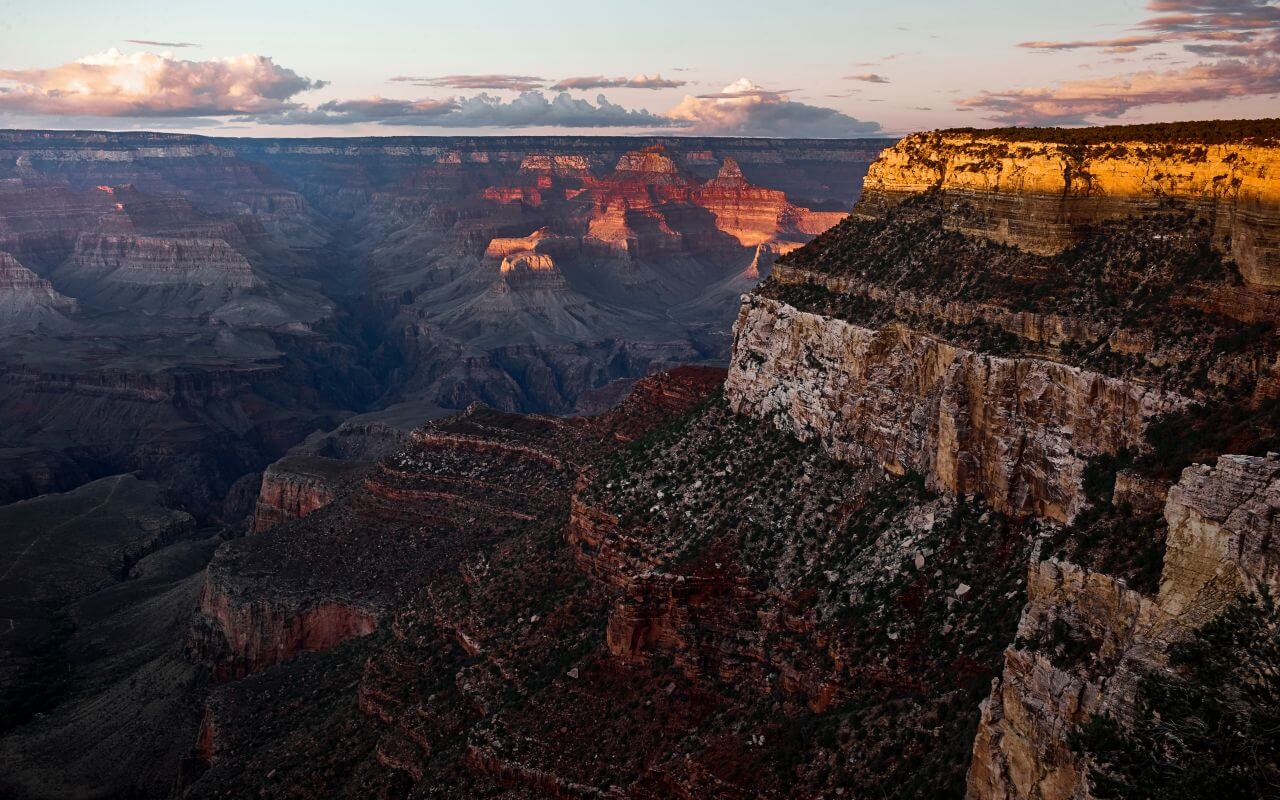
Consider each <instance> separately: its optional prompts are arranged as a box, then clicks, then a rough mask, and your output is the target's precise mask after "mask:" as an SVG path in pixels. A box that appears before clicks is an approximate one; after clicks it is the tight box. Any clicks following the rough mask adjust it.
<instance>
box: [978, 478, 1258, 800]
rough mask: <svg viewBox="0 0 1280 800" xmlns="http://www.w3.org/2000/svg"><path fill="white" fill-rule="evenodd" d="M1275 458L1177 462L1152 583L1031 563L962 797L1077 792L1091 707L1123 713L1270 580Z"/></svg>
mask: <svg viewBox="0 0 1280 800" xmlns="http://www.w3.org/2000/svg"><path fill="white" fill-rule="evenodd" d="M1278 506H1280V458H1278V457H1277V456H1276V455H1275V454H1271V455H1268V456H1265V457H1257V456H1239V455H1226V456H1222V457H1221V458H1219V459H1218V462H1217V464H1216V465H1215V466H1212V467H1210V466H1207V465H1195V466H1191V467H1188V468H1187V469H1186V470H1184V471H1183V473H1182V477H1181V479H1180V480H1179V481H1178V482H1177V483H1176V484H1174V486H1173V488H1172V489H1171V490H1170V492H1169V498H1168V501H1167V503H1166V504H1165V507H1164V519H1165V521H1166V523H1167V524H1168V544H1167V549H1166V551H1165V558H1164V567H1163V571H1162V576H1161V581H1160V589H1159V592H1158V593H1157V594H1156V595H1155V596H1154V597H1148V596H1144V595H1142V594H1140V593H1139V592H1136V591H1134V590H1132V589H1129V588H1127V587H1126V586H1125V585H1124V583H1123V582H1122V581H1118V580H1117V579H1115V578H1113V577H1111V576H1108V575H1105V574H1102V573H1097V572H1089V571H1087V570H1084V569H1081V568H1080V567H1077V566H1074V565H1072V564H1068V563H1064V562H1059V561H1055V560H1048V561H1042V562H1039V563H1037V564H1033V565H1032V567H1031V570H1030V573H1029V574H1028V577H1027V601H1028V602H1027V606H1026V608H1025V610H1024V611H1023V614H1022V620H1021V622H1020V623H1019V626H1018V635H1017V643H1016V644H1014V645H1013V646H1012V647H1010V648H1009V649H1008V650H1007V651H1006V652H1005V656H1004V672H1003V674H1002V675H1001V677H1000V678H998V679H997V680H996V681H995V682H994V684H993V686H992V692H991V697H990V698H989V699H988V700H987V701H985V702H984V703H983V707H982V722H981V724H980V726H979V729H978V736H977V740H976V742H975V744H974V761H973V766H972V767H971V769H970V772H969V779H968V794H967V796H968V797H969V798H970V800H996V799H997V798H999V799H1000V800H1010V799H1012V798H1037V800H1084V798H1089V797H1091V796H1092V795H1091V794H1090V792H1089V784H1088V780H1087V778H1086V772H1087V764H1086V763H1085V762H1084V761H1083V760H1082V759H1081V757H1080V756H1079V755H1078V754H1077V753H1076V752H1074V751H1073V750H1072V749H1071V747H1070V746H1069V745H1068V744H1067V742H1068V736H1069V735H1070V734H1071V733H1072V732H1073V731H1074V730H1075V728H1076V726H1077V725H1079V724H1081V723H1083V722H1085V721H1087V720H1088V719H1089V717H1090V716H1092V715H1093V714H1098V713H1107V714H1111V715H1113V716H1115V717H1118V718H1120V719H1126V718H1127V717H1128V715H1129V712H1130V708H1131V705H1132V703H1133V701H1134V697H1135V694H1136V691H1137V684H1138V680H1139V678H1140V677H1141V676H1142V675H1145V674H1147V673H1149V672H1151V671H1153V670H1159V669H1161V668H1163V667H1164V666H1165V665H1166V660H1167V654H1168V649H1169V646H1170V644H1172V643H1174V642H1177V641H1179V640H1181V639H1184V638H1186V637H1187V636H1188V635H1189V634H1190V633H1191V632H1192V631H1194V630H1195V629H1196V628H1197V627H1198V626H1200V625H1203V624H1204V623H1205V622H1208V621H1209V620H1210V619H1212V618H1213V617H1214V616H1215V615H1216V614H1217V613H1219V612H1220V611H1222V610H1223V609H1224V608H1226V607H1227V605H1228V604H1229V603H1231V602H1232V601H1233V600H1234V599H1235V598H1236V597H1238V596H1240V594H1241V593H1249V592H1256V591H1259V590H1260V589H1263V588H1265V589H1267V590H1269V591H1270V592H1272V593H1273V594H1274V593H1275V592H1277V591H1280V551H1277V548H1276V547H1275V544H1274V543H1275V542H1276V534H1277V532H1278V529H1277V524H1276V521H1275V515H1274V514H1273V513H1272V512H1273V511H1274V509H1275V508H1276V507H1278Z"/></svg>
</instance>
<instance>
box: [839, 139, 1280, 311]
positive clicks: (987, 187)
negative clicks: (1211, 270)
mask: <svg viewBox="0 0 1280 800" xmlns="http://www.w3.org/2000/svg"><path fill="white" fill-rule="evenodd" d="M1278 170H1280V153H1278V152H1277V149H1276V148H1275V147H1273V146H1268V145H1265V144H1255V143H1250V142H1247V141H1246V142H1238V143H1224V144H1215V143H1204V144H1201V143H1197V142H1195V141H1184V142H1175V143H1170V142H1150V141H1141V140H1132V141H1131V140H1128V139H1126V138H1124V137H1123V136H1121V137H1120V138H1118V139H1116V140H1114V141H1110V142H1106V143H1104V144H1090V145H1083V144H1081V145H1076V144H1068V143H1056V142H1052V141H1019V140H1018V139H1017V137H1016V132H1014V133H1011V134H1010V135H1008V136H1003V135H997V136H991V135H983V134H982V133H981V132H972V133H969V132H948V131H943V132H940V133H921V134H914V135H912V136H908V137H906V138H905V139H902V140H901V141H899V142H898V144H896V145H895V146H894V147H892V148H890V149H889V150H887V151H886V152H885V153H884V154H883V155H882V156H881V158H880V159H878V160H877V161H876V163H875V164H874V165H873V166H872V167H871V168H870V170H869V171H868V173H867V178H866V181H865V183H864V187H863V188H864V192H865V194H864V197H863V199H862V201H861V203H860V206H859V213H863V214H873V215H874V214H881V213H884V212H885V211H886V210H887V209H888V208H891V207H892V206H893V205H894V204H896V203H897V202H899V201H900V200H902V199H903V198H905V197H908V196H911V195H915V194H919V193H921V192H925V191H930V190H940V191H942V192H944V193H945V194H946V195H947V196H948V198H950V199H951V200H952V202H953V205H952V209H951V211H950V220H949V221H950V224H952V225H954V226H955V227H956V228H958V229H960V230H964V231H967V232H970V233H975V234H980V235H983V236H987V237H990V238H992V239H994V240H995V241H998V242H1001V243H1004V244H1011V245H1015V246H1017V247H1021V248H1024V249H1027V250H1031V251H1033V252H1039V253H1053V252H1058V251H1060V250H1062V249H1064V248H1065V247H1067V246H1069V245H1071V244H1073V243H1074V242H1076V241H1077V240H1078V239H1079V235H1080V232H1081V231H1082V230H1084V229H1087V228H1088V227H1089V226H1090V225H1095V224H1097V223H1099V222H1101V221H1103V220H1107V219H1115V218H1122V217H1132V216H1138V215H1141V214H1146V213H1150V212H1152V211H1156V210H1158V209H1160V208H1161V207H1162V206H1163V205H1165V204H1166V203H1167V202H1168V201H1170V200H1175V201H1182V202H1185V203H1187V204H1189V205H1191V206H1192V207H1194V208H1195V209H1197V211H1198V212H1199V213H1201V214H1203V215H1204V216H1206V217H1207V218H1209V219H1210V220H1211V221H1212V224H1213V226H1214V230H1215V235H1216V237H1217V239H1218V241H1219V242H1220V243H1224V244H1227V245H1228V249H1229V252H1230V254H1231V255H1232V257H1233V258H1234V259H1235V261H1236V263H1237V264H1239V266H1240V271H1241V273H1242V275H1243V276H1244V279H1245V281H1246V282H1248V283H1249V284H1250V285H1252V286H1258V287H1280V178H1277V177H1276V176H1277V171H1278Z"/></svg>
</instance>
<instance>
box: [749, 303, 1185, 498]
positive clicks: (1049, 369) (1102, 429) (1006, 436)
mask: <svg viewBox="0 0 1280 800" xmlns="http://www.w3.org/2000/svg"><path fill="white" fill-rule="evenodd" d="M725 394H726V397H727V399H728V401H729V405H730V407H732V408H733V409H734V410H735V411H738V412H739V413H744V414H749V415H751V416H753V417H757V418H761V419H770V420H773V421H774V423H775V424H776V425H778V426H779V427H781V428H782V429H783V430H787V431H789V432H791V433H793V434H794V435H796V436H799V437H800V438H803V439H810V438H816V439H819V440H820V441H821V442H822V443H823V446H824V447H825V448H826V450H827V452H829V453H831V454H832V455H833V456H834V457H835V458H839V459H842V460H846V461H850V462H854V463H858V462H861V461H864V460H867V459H870V460H873V461H875V462H877V463H879V464H880V465H882V466H883V467H884V468H885V469H887V470H889V471H890V472H892V473H895V474H899V475H901V474H903V473H904V472H906V471H908V470H915V471H918V472H920V473H922V474H924V475H926V476H927V478H928V479H929V481H930V483H931V484H933V485H934V486H937V487H938V488H941V489H945V490H946V491H948V492H951V493H953V494H981V495H983V496H984V497H986V498H987V499H988V501H989V502H991V503H992V505H993V506H994V507H996V508H998V509H1000V510H1002V511H1005V512H1008V513H1011V514H1015V515H1026V514H1033V515H1037V516H1043V517H1048V518H1050V519H1055V520H1058V521H1063V522H1065V521H1067V520H1069V519H1070V518H1071V517H1073V516H1074V515H1075V513H1076V512H1077V511H1078V510H1079V509H1080V507H1081V505H1082V502H1083V497H1082V496H1081V493H1080V489H1079V486H1080V476H1081V474H1082V472H1083V470H1084V466H1085V463H1086V461H1087V460H1088V459H1089V458H1090V457H1092V456H1095V455H1098V454H1102V453H1114V452H1117V451H1119V450H1120V449H1122V448H1126V447H1135V446H1137V445H1138V444H1139V442H1140V441H1141V439H1142V434H1143V429H1144V423H1145V422H1146V421H1147V420H1149V419H1151V418H1152V417H1154V416H1156V415H1158V414H1161V413H1165V412H1168V411H1170V410H1173V409H1176V408H1178V407H1179V406H1180V405H1181V403H1182V402H1183V401H1182V400H1181V399H1180V398H1178V397H1176V396H1172V395H1169V394H1167V393H1163V392H1160V391H1157V390H1153V389H1149V388H1147V387H1144V386H1141V385H1136V384H1132V383H1127V382H1125V381H1122V380H1117V379H1114V378H1108V377H1106V376H1104V375H1100V374H1098V373H1095V372H1090V371H1087V370H1082V369H1079V368H1076V367H1071V366H1067V365H1064V364H1059V363H1055V362H1052V361H1047V360H1044V359H1038V358H1010V357H998V356H991V355H987V354H983V353H978V352H974V351H972V350H969V349H965V348H962V347H956V346H954V345H951V344H948V343H947V342H945V341H942V340H940V339H938V338H936V337H933V336H929V335H927V334H921V333H919V332H916V331H912V330H909V329H907V328H905V327H901V326H892V327H887V328H883V329H879V330H876V329H870V328H865V327H860V326H857V325H852V324H850V323H847V322H844V321H842V320H838V319H830V318H826V317H822V316H819V315H816V314H811V313H806V312H803V311H799V310H797V309H795V308H793V307H791V306H788V305H785V304H783V303H780V302H778V301H776V300H770V299H768V298H757V297H748V298H746V299H745V300H744V301H743V307H742V311H741V313H740V315H739V317H738V322H737V325H736V327H735V339H734V352H733V359H732V361H731V366H730V370H729V377H728V379H727V380H726V382H725Z"/></svg>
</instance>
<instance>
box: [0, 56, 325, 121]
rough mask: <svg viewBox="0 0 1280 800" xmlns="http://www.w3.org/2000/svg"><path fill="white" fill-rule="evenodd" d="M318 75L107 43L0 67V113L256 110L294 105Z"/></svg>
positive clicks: (265, 63)
mask: <svg viewBox="0 0 1280 800" xmlns="http://www.w3.org/2000/svg"><path fill="white" fill-rule="evenodd" d="M323 85H324V82H323V81H313V80H310V79H308V78H304V77H302V76H301V75H299V74H298V73H296V72H294V71H293V70H291V69H286V68H285V67H281V66H279V65H278V64H276V63H275V62H273V61H272V60H271V59H270V58H269V57H266V56H256V55H242V56H233V57H231V58H218V59H210V60H207V61H186V60H182V59H178V58H175V57H174V56H172V55H171V54H168V53H163V54H156V53H131V54H128V55H126V54H124V53H121V52H120V51H119V50H116V49H114V48H113V49H111V50H108V51H107V52H105V53H99V54H98V55H93V56H87V57H85V58H82V59H79V60H78V61H72V62H70V63H68V64H63V65H61V66H57V67H53V68H50V69H25V70H0V111H19V112H24V113H28V114H58V115H79V116H95V117H186V116H201V115H215V116H216V115H231V114H258V113H266V112H280V111H286V110H288V109H292V108H297V107H298V104H297V103H295V102H293V101H292V98H293V97H294V96H295V95H297V94H299V93H301V92H305V91H307V90H309V89H316V88H319V87H321V86H323Z"/></svg>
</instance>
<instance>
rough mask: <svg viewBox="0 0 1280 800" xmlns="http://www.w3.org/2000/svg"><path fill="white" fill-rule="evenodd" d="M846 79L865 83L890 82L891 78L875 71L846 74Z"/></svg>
mask: <svg viewBox="0 0 1280 800" xmlns="http://www.w3.org/2000/svg"><path fill="white" fill-rule="evenodd" d="M844 79H845V80H846V81H862V82H863V83H888V82H889V79H888V78H886V77H885V76H883V75H877V74H876V73H874V72H864V73H862V74H861V75H845V76H844Z"/></svg>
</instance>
